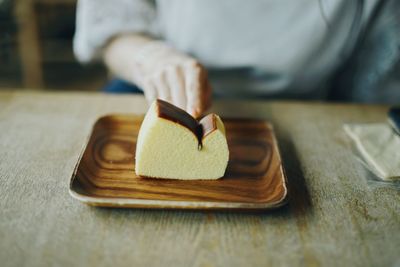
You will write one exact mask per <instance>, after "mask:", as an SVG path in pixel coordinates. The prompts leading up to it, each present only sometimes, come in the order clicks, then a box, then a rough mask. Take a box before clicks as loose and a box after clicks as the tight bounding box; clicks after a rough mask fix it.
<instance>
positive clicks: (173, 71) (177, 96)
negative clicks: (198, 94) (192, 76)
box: [167, 67, 186, 110]
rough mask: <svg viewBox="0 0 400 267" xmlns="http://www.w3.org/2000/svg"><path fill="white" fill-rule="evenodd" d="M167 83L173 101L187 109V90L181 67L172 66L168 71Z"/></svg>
mask: <svg viewBox="0 0 400 267" xmlns="http://www.w3.org/2000/svg"><path fill="white" fill-rule="evenodd" d="M167 83H168V87H169V89H170V93H171V100H172V103H173V104H174V105H175V106H177V107H179V108H181V109H183V110H185V109H186V92H185V77H184V72H183V70H182V69H181V68H176V67H175V68H170V69H168V71H167Z"/></svg>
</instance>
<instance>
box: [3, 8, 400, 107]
mask: <svg viewBox="0 0 400 267" xmlns="http://www.w3.org/2000/svg"><path fill="white" fill-rule="evenodd" d="M399 3H400V1H397V0H391V1H389V0H388V1H382V2H381V4H380V6H379V8H377V11H376V14H375V15H374V16H373V19H371V22H370V23H369V25H368V30H367V32H366V34H365V35H364V36H363V38H362V39H361V40H360V41H359V42H358V45H357V47H356V50H355V51H354V53H353V55H352V56H351V58H350V59H349V60H348V61H347V62H346V63H345V64H344V65H343V66H341V67H340V68H339V69H338V70H337V72H336V73H335V75H333V77H332V79H331V87H332V88H331V90H330V91H331V92H332V93H331V94H330V95H329V96H328V98H327V99H326V100H328V101H344V102H361V103H390V104H393V103H394V104H398V103H400V60H399V59H400V4H399ZM75 11H76V0H13V1H12V0H0V90H2V89H8V90H9V89H13V90H14V89H15V90H23V89H25V88H29V89H37V90H65V91H100V90H101V88H103V87H104V85H105V84H106V83H107V80H108V77H109V75H108V72H107V70H106V69H105V67H104V66H102V65H101V64H98V63H97V64H90V65H85V66H83V65H81V64H79V63H78V62H77V60H76V59H75V57H74V54H73V51H72V39H73V36H74V31H75Z"/></svg>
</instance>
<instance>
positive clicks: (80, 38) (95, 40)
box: [73, 0, 158, 63]
mask: <svg viewBox="0 0 400 267" xmlns="http://www.w3.org/2000/svg"><path fill="white" fill-rule="evenodd" d="M135 32H136V33H137V32H140V33H147V34H150V35H157V34H158V32H157V20H156V8H155V3H154V2H153V1H151V0H79V1H78V4H77V11H76V31H75V36H74V43H73V48H74V53H75V56H76V57H77V59H78V60H79V61H80V62H84V63H86V62H90V61H94V60H99V59H100V56H101V49H102V48H103V47H104V45H105V44H106V43H107V42H108V41H109V40H110V38H112V37H114V36H116V35H118V34H121V33H135Z"/></svg>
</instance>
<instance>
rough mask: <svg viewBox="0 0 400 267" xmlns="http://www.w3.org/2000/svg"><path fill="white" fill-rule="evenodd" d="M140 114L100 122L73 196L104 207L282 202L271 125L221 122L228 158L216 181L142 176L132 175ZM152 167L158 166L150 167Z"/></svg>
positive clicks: (259, 206) (283, 185) (278, 159)
mask: <svg viewBox="0 0 400 267" xmlns="http://www.w3.org/2000/svg"><path fill="white" fill-rule="evenodd" d="M142 121H143V117H142V116H137V115H136V116H135V115H120V114H115V115H109V116H104V117H102V118H100V119H99V120H98V121H97V122H96V123H95V125H94V127H93V131H92V134H91V136H90V139H89V142H88V145H87V147H86V148H85V151H84V153H83V156H82V159H81V160H80V161H79V162H78V163H77V167H76V171H74V175H73V177H72V182H71V187H70V190H71V194H72V196H73V197H75V198H77V199H79V200H81V201H83V202H85V203H87V204H91V205H95V206H108V207H142V208H181V209H242V210H243V209H252V210H254V209H267V208H275V207H278V206H281V205H282V204H283V203H284V200H285V198H286V193H287V189H286V178H285V176H284V172H283V169H282V161H281V157H280V154H279V150H278V147H277V143H276V138H275V136H274V133H273V129H272V127H271V125H269V124H268V123H266V122H265V121H263V120H244V119H227V118H225V119H224V124H225V128H226V132H227V141H228V146H229V151H230V158H229V163H228V167H227V170H226V173H225V176H224V177H223V178H222V179H218V180H211V181H210V180H208V181H207V180H206V181H204V180H203V181H201V180H192V181H182V180H170V179H151V178H141V177H138V176H137V175H136V174H135V170H134V169H135V165H134V161H135V149H136V140H137V135H138V133H139V129H140V125H141V123H142ZM154 164H157V163H154Z"/></svg>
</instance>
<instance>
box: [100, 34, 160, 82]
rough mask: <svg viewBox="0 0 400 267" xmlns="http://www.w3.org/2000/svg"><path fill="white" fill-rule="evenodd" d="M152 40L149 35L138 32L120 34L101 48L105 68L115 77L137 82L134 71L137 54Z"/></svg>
mask: <svg viewBox="0 0 400 267" xmlns="http://www.w3.org/2000/svg"><path fill="white" fill-rule="evenodd" d="M152 41H154V39H152V38H151V37H147V36H144V35H140V34H125V35H120V36H117V37H116V38H114V39H113V40H111V41H110V43H109V44H108V45H107V46H106V47H105V48H104V50H103V60H104V63H105V64H106V66H107V68H108V69H109V70H110V71H111V72H112V73H113V74H114V75H116V76H117V77H119V78H122V79H124V80H126V81H128V82H131V83H137V81H136V79H135V71H139V70H138V69H137V62H136V60H135V55H137V54H138V53H139V52H140V51H141V50H142V49H143V47H145V46H146V45H147V44H149V43H150V42H152Z"/></svg>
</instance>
